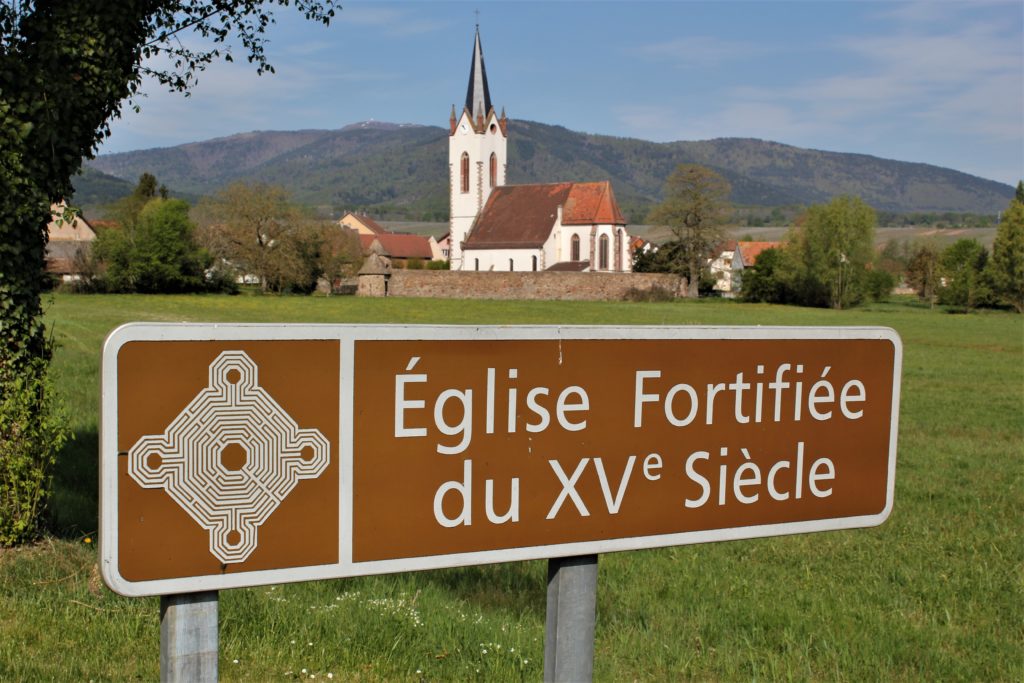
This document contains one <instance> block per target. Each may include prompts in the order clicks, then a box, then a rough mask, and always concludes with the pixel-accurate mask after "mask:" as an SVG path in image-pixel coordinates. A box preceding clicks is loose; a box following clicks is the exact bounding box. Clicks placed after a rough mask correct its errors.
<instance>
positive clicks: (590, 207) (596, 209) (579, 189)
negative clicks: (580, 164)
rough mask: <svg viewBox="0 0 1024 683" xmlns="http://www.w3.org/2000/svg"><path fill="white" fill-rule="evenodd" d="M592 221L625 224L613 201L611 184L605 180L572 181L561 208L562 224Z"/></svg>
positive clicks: (588, 222) (582, 223)
mask: <svg viewBox="0 0 1024 683" xmlns="http://www.w3.org/2000/svg"><path fill="white" fill-rule="evenodd" d="M594 223H611V224H613V225H625V224H626V219H625V218H623V217H622V212H621V211H619V205H618V203H616V201H615V194H614V193H612V184H611V183H610V182H609V181H607V180H605V181H604V182H600V183H572V190H571V191H570V192H569V199H568V201H566V203H565V207H564V208H563V209H562V224H563V225H593V224H594Z"/></svg>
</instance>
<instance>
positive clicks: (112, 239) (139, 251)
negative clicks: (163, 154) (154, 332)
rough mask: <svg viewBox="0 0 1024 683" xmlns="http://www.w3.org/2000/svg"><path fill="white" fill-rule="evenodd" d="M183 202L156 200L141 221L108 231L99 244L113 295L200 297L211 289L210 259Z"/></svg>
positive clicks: (151, 202) (142, 213) (99, 256)
mask: <svg viewBox="0 0 1024 683" xmlns="http://www.w3.org/2000/svg"><path fill="white" fill-rule="evenodd" d="M188 210H189V207H188V204H186V203H185V202H184V201H182V200H181V199H162V198H156V199H151V200H150V201H149V202H147V203H146V205H145V207H143V209H142V211H141V212H140V213H139V216H138V219H137V221H135V222H134V223H131V224H127V225H122V226H121V228H120V229H111V230H107V231H105V232H104V233H103V234H102V235H101V236H100V237H99V238H98V239H97V244H96V252H97V258H99V259H100V261H101V262H103V263H104V265H105V266H106V275H105V280H106V283H107V288H108V289H109V290H110V291H117V292H143V293H177V292H198V291H202V290H204V289H206V288H207V283H206V278H205V270H206V268H207V267H208V266H209V264H210V257H209V255H208V254H206V253H205V252H204V251H202V250H200V249H199V247H198V245H197V244H196V242H195V237H194V235H193V233H194V231H195V225H194V224H193V223H192V221H191V220H189V217H188Z"/></svg>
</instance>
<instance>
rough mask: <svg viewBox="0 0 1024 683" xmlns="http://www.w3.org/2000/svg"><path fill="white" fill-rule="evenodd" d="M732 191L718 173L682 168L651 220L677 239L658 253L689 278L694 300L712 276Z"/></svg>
mask: <svg viewBox="0 0 1024 683" xmlns="http://www.w3.org/2000/svg"><path fill="white" fill-rule="evenodd" d="M731 191H732V188H731V187H730V185H729V182H728V181H727V180H726V179H725V178H723V177H722V176H721V175H719V174H718V173H716V172H715V171H712V170H711V169H709V168H705V167H704V166H698V165H696V164H680V165H679V166H677V167H676V170H675V171H673V172H672V175H670V176H669V177H668V180H667V181H665V190H664V196H665V198H664V199H663V200H662V202H661V203H660V204H658V205H657V206H655V207H654V208H653V209H652V210H651V213H650V215H649V216H648V221H649V222H651V223H653V224H655V225H658V226H664V227H667V228H668V229H669V230H671V231H672V234H673V235H674V236H675V240H674V242H675V246H674V247H672V248H671V249H666V248H664V247H663V248H662V249H659V250H658V253H659V255H661V258H662V259H664V260H665V261H664V262H667V263H671V264H672V265H671V267H672V269H673V272H679V273H683V274H684V275H685V276H686V277H687V280H688V287H687V288H688V294H689V296H691V297H696V296H698V294H699V288H700V282H701V280H702V279H704V278H705V276H706V275H707V273H708V258H709V257H710V256H711V252H712V251H713V249H714V248H715V246H716V245H717V244H718V243H720V242H721V241H722V239H723V236H724V234H725V232H724V228H723V226H724V224H725V220H726V218H727V216H728V212H729V193H730V192H731ZM666 246H667V245H666ZM663 251H664V252H665V253H664V254H661V252H663ZM669 259H671V261H669Z"/></svg>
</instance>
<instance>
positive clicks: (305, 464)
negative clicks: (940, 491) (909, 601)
mask: <svg viewBox="0 0 1024 683" xmlns="http://www.w3.org/2000/svg"><path fill="white" fill-rule="evenodd" d="M901 359H902V347H901V343H900V340H899V337H898V336H897V335H896V334H895V332H893V331H892V330H889V329H885V328H744V327H721V328H701V327H695V328H694V327H682V328H663V327H419V326H413V327H403V326H340V325H330V326H328V325H324V326H316V325H231V326H223V325H153V324H137V325H128V326H125V327H122V328H119V329H118V330H116V331H115V332H114V333H112V334H111V336H110V337H109V338H108V340H107V344H106V347H105V350H104V365H103V428H102V438H101V441H102V443H101V453H102V455H101V458H102V473H101V479H102V502H101V518H102V519H101V524H102V535H101V554H102V557H103V575H104V577H105V578H106V580H107V582H108V584H109V585H110V586H111V587H112V588H113V589H114V590H117V591H118V592H121V593H124V594H129V595H152V594H161V593H173V592H192V591H198V590H215V589H221V588H229V587H236V586H248V585H258V584H264V583H272V582H282V581H298V580H309V579H318V578H333V577H343V576H356V575H365V574H375V573H386V572H395V571H406V570H415V569H428V568H436V567H447V566H460V565H468V564H482V563H488V562H502V561H509V560H522V559H536V558H547V557H558V556H568V555H578V554H591V553H601V552H611V551H619V550H630V549H638V548H651V547H659V546H667V545H679V544H686V543H701V542H707V541H717V540H729V539H738V538H752V537H759V536H771V535H780V534H791V533H804V532H812V531H823V530H830V529H844V528H855V527H865V526H873V525H876V524H880V523H881V522H882V521H884V520H885V519H886V518H887V517H888V515H889V512H890V511H891V509H892V501H893V484H894V475H895V457H896V429H897V418H898V407H899V378H900V368H901Z"/></svg>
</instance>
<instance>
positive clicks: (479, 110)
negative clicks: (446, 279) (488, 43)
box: [448, 24, 508, 270]
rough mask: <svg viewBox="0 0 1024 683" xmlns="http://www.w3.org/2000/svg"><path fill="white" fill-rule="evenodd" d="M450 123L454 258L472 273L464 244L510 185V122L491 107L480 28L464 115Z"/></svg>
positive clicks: (454, 264)
mask: <svg viewBox="0 0 1024 683" xmlns="http://www.w3.org/2000/svg"><path fill="white" fill-rule="evenodd" d="M448 124H449V135H448V181H449V194H448V196H449V208H450V212H451V213H450V215H451V223H450V233H451V236H450V240H451V251H450V255H449V260H450V262H451V269H452V270H470V269H471V268H470V267H467V264H466V263H465V260H464V259H463V256H462V243H463V242H464V241H465V240H466V237H467V236H468V235H469V232H470V230H472V228H473V222H474V221H475V220H476V217H477V215H478V214H479V213H480V211H481V210H482V209H483V208H484V204H486V203H487V198H488V197H489V196H490V195H491V190H492V189H494V188H495V187H498V186H500V185H504V184H505V168H506V165H507V160H508V153H507V149H508V119H507V117H506V116H505V111H504V110H502V112H501V116H499V115H498V114H497V113H496V112H495V111H494V107H493V106H492V105H491V92H490V89H489V88H488V86H487V70H486V69H485V68H484V51H483V48H482V47H481V46H480V25H479V24H478V25H477V27H476V36H475V39H474V40H473V57H472V60H471V61H470V66H469V87H468V88H467V90H466V104H465V106H464V107H463V108H462V112H461V113H457V112H456V110H455V106H454V105H453V106H452V111H451V116H450V118H449V122H448Z"/></svg>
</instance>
